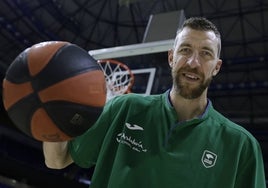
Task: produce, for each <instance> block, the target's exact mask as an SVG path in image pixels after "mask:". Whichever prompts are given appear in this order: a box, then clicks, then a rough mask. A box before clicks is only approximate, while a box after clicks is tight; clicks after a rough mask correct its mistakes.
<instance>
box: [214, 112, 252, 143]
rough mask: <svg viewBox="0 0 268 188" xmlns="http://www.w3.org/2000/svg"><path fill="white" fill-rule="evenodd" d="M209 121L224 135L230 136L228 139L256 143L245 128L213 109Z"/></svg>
mask: <svg viewBox="0 0 268 188" xmlns="http://www.w3.org/2000/svg"><path fill="white" fill-rule="evenodd" d="M209 119H210V121H211V122H212V125H213V126H214V127H217V128H219V129H221V130H222V131H223V132H224V133H226V134H228V135H230V136H231V137H230V138H237V139H239V140H244V141H249V142H252V143H257V140H256V138H255V137H254V136H253V135H252V133H250V132H249V131H248V130H247V129H246V128H244V127H243V126H242V125H239V124H237V123H235V122H234V121H232V120H230V119H229V118H227V117H226V116H224V115H222V114H221V113H220V112H218V111H216V110H215V109H213V108H212V109H211V112H210V115H209Z"/></svg>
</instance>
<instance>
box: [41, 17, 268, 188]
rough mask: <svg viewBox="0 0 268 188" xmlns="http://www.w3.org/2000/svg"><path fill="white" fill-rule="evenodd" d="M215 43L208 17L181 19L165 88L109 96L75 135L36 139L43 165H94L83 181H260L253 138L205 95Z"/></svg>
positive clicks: (211, 186) (259, 187) (130, 187)
mask: <svg viewBox="0 0 268 188" xmlns="http://www.w3.org/2000/svg"><path fill="white" fill-rule="evenodd" d="M220 49H221V39H220V34H219V32H218V30H217V29H216V27H215V26H214V25H213V24H212V23H211V22H210V21H208V20H207V19H205V18H190V19H188V20H186V22H185V23H184V25H183V26H182V28H181V29H179V30H178V33H177V36H176V39H175V42H174V47H173V49H171V50H170V51H169V52H168V62H169V65H170V68H171V73H172V78H173V86H172V88H171V89H170V90H169V91H167V92H165V93H163V94H160V95H151V96H140V95H137V94H127V95H123V96H119V97H116V98H114V99H112V100H111V101H109V102H108V103H107V104H106V106H105V108H104V111H103V113H102V115H101V117H100V118H99V119H98V121H97V122H96V123H95V125H94V126H93V127H91V128H90V129H89V130H88V131H87V132H86V133H85V134H83V135H82V136H80V137H78V138H75V139H74V140H72V141H70V142H68V143H67V142H62V143H44V145H43V148H44V155H45V162H46V165H47V166H48V167H50V168H64V167H66V166H67V165H69V164H71V163H72V162H75V163H77V164H78V165H80V166H81V167H85V168H88V167H90V166H92V165H95V171H94V174H93V177H92V184H91V186H90V187H91V188H93V187H94V188H95V187H97V188H102V187H103V188H104V187H105V188H107V187H109V188H121V187H126V188H134V187H135V188H136V187H140V188H158V187H159V188H162V187H167V188H173V187H174V188H175V187H176V188H197V187H198V188H216V187H217V188H246V187H247V188H264V187H265V177H264V168H263V159H262V154H261V150H260V147H259V144H258V142H257V141H256V139H255V138H254V137H253V136H252V135H251V134H250V133H249V132H247V131H246V130H245V129H243V128H242V127H241V126H239V125H236V124H235V123H233V122H231V121H230V120H228V119H227V118H225V117H223V116H222V115H221V114H220V113H218V112H217V111H216V110H215V109H214V108H213V106H212V103H211V101H210V100H208V99H207V91H208V86H209V84H210V82H211V80H212V78H213V77H214V76H216V75H217V74H218V72H219V70H220V67H221V64H222V61H221V60H220V58H219V56H220Z"/></svg>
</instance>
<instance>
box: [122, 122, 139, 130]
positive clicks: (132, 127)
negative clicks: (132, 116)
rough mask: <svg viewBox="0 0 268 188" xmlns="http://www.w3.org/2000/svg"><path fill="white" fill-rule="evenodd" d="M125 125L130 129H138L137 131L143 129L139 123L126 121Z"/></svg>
mask: <svg viewBox="0 0 268 188" xmlns="http://www.w3.org/2000/svg"><path fill="white" fill-rule="evenodd" d="M126 127H127V128H128V129H130V130H139V131H143V128H142V127H141V126H139V125H135V124H133V125H132V124H130V123H126Z"/></svg>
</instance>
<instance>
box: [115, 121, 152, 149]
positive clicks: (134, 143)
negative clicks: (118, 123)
mask: <svg viewBox="0 0 268 188" xmlns="http://www.w3.org/2000/svg"><path fill="white" fill-rule="evenodd" d="M125 126H126V127H127V128H128V129H129V130H131V131H143V130H144V129H143V128H142V127H141V126H139V125H136V124H130V123H126V124H125ZM116 141H117V142H118V143H120V144H124V145H126V146H129V147H130V148H131V149H132V150H134V151H137V152H147V149H146V148H144V146H143V143H142V141H140V140H137V139H136V138H134V137H133V136H131V135H127V134H126V133H125V132H120V133H118V134H117V137H116Z"/></svg>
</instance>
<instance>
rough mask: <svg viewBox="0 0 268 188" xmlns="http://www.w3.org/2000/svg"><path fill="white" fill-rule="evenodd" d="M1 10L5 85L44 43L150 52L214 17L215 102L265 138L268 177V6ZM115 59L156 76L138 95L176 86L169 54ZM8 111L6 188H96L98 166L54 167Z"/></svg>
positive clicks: (25, 5)
mask: <svg viewBox="0 0 268 188" xmlns="http://www.w3.org/2000/svg"><path fill="white" fill-rule="evenodd" d="M0 7H1V10H0V41H1V42H0V76H1V80H3V78H4V77H5V72H6V70H7V68H8V67H9V65H10V64H11V62H12V61H13V60H14V59H15V57H16V56H17V55H18V54H19V53H20V52H22V51H23V50H24V49H26V48H28V47H30V46H32V45H33V44H36V43H39V42H43V41H55V40H56V41H69V42H71V43H74V44H77V45H79V46H80V47H82V48H84V49H85V50H87V51H98V50H100V49H110V48H112V47H120V46H129V45H135V44H139V45H141V46H142V45H143V44H146V43H147V42H159V41H163V40H164V41H165V40H170V39H172V38H173V37H174V36H175V32H176V28H177V27H178V26H179V24H180V23H181V21H182V20H183V19H184V18H188V17H192V16H204V17H206V18H208V19H209V20H211V21H212V22H213V23H214V24H215V25H216V26H217V27H218V29H219V30H220V32H221V34H222V53H221V58H222V60H223V66H222V69H221V73H220V74H219V75H218V76H217V77H216V78H215V79H214V81H213V83H212V85H211V87H210V89H209V98H210V99H211V100H212V102H213V104H214V107H215V108H216V109H217V110H218V111H220V112H221V113H223V114H224V115H225V116H227V117H228V118H230V119H232V120H233V121H235V122H236V123H238V124H240V125H242V126H243V127H245V128H246V129H247V130H248V131H250V132H251V133H252V134H253V135H254V136H255V137H256V138H257V140H258V141H259V143H260V145H261V148H262V151H263V158H264V162H265V170H266V177H267V168H268V108H267V106H268V24H267V23H268V0H254V1H253V0H232V1H229V0H217V1H214V0H38V1H33V0H1V1H0ZM156 44H157V43H156ZM157 46H158V45H156V48H157ZM149 51H150V50H149ZM114 59H116V60H118V61H120V62H123V63H124V64H126V65H127V66H128V67H129V68H130V69H131V70H144V69H148V68H149V69H150V68H153V69H154V70H155V72H154V73H153V80H151V81H150V83H151V85H150V84H148V82H147V81H148V80H149V77H150V75H151V72H149V73H148V72H147V73H145V74H143V75H141V74H135V75H134V76H135V82H134V85H133V87H132V92H136V93H145V90H146V89H147V88H148V87H150V93H151V94H157V93H162V92H164V91H166V90H167V89H169V87H170V86H171V79H170V70H169V67H168V65H167V52H166V51H161V52H157V53H150V54H149V52H148V54H137V55H134V56H124V57H115V58H114ZM149 85H150V86H149ZM1 93H2V87H1ZM0 109H1V117H0V187H1V188H2V187H5V188H6V187H7V188H8V187H20V188H22V187H48V186H52V187H56V186H62V187H88V185H89V184H90V178H91V175H92V172H93V170H94V169H93V168H92V169H81V168H79V167H77V166H75V165H71V166H69V167H68V168H66V169H63V170H51V169H48V168H46V167H45V165H44V161H43V155H42V150H41V143H40V142H38V141H35V140H33V139H32V138H29V137H28V136H25V135H24V134H22V133H21V132H20V131H18V130H17V129H16V127H15V126H14V125H13V123H12V122H11V121H10V119H9V118H8V116H7V114H6V112H5V110H4V108H3V104H2V100H1V108H0Z"/></svg>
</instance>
